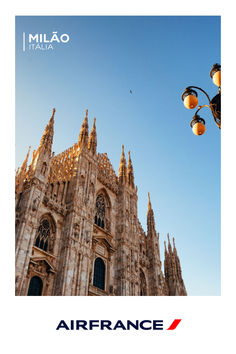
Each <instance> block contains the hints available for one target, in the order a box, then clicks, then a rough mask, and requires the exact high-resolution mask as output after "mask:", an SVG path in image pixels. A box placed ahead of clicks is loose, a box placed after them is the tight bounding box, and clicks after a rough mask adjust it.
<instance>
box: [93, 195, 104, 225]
mask: <svg viewBox="0 0 236 354" xmlns="http://www.w3.org/2000/svg"><path fill="white" fill-rule="evenodd" d="M105 214H106V207H105V201H104V198H103V195H102V194H99V195H98V196H97V199H96V214H95V219H94V223H95V224H96V225H98V226H100V227H101V228H102V229H104V228H105Z"/></svg>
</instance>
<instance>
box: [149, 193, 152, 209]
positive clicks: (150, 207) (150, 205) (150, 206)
mask: <svg viewBox="0 0 236 354" xmlns="http://www.w3.org/2000/svg"><path fill="white" fill-rule="evenodd" d="M151 209H152V204H151V199H150V194H149V192H148V211H149V210H151Z"/></svg>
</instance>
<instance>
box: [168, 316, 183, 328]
mask: <svg viewBox="0 0 236 354" xmlns="http://www.w3.org/2000/svg"><path fill="white" fill-rule="evenodd" d="M180 321H181V319H180V320H179V319H178V320H174V321H173V322H172V323H171V325H170V327H169V328H167V330H173V329H175V328H176V327H177V326H178V325H179V323H180Z"/></svg>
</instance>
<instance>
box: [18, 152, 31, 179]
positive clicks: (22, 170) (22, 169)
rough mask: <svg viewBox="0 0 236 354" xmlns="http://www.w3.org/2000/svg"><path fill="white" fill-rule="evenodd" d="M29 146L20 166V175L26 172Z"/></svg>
mask: <svg viewBox="0 0 236 354" xmlns="http://www.w3.org/2000/svg"><path fill="white" fill-rule="evenodd" d="M30 149H31V146H29V148H28V151H27V154H26V157H25V160H24V162H23V164H22V166H21V169H20V173H25V172H26V170H27V164H28V159H29V153H30Z"/></svg>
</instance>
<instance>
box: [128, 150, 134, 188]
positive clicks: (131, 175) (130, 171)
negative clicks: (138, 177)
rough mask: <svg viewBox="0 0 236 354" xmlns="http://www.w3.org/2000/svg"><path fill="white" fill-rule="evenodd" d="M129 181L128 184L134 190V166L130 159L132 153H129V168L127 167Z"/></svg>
mask: <svg viewBox="0 0 236 354" xmlns="http://www.w3.org/2000/svg"><path fill="white" fill-rule="evenodd" d="M127 181H128V184H129V185H130V186H131V187H132V188H134V170H133V165H132V161H131V157H130V151H129V159H128V167H127Z"/></svg>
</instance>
